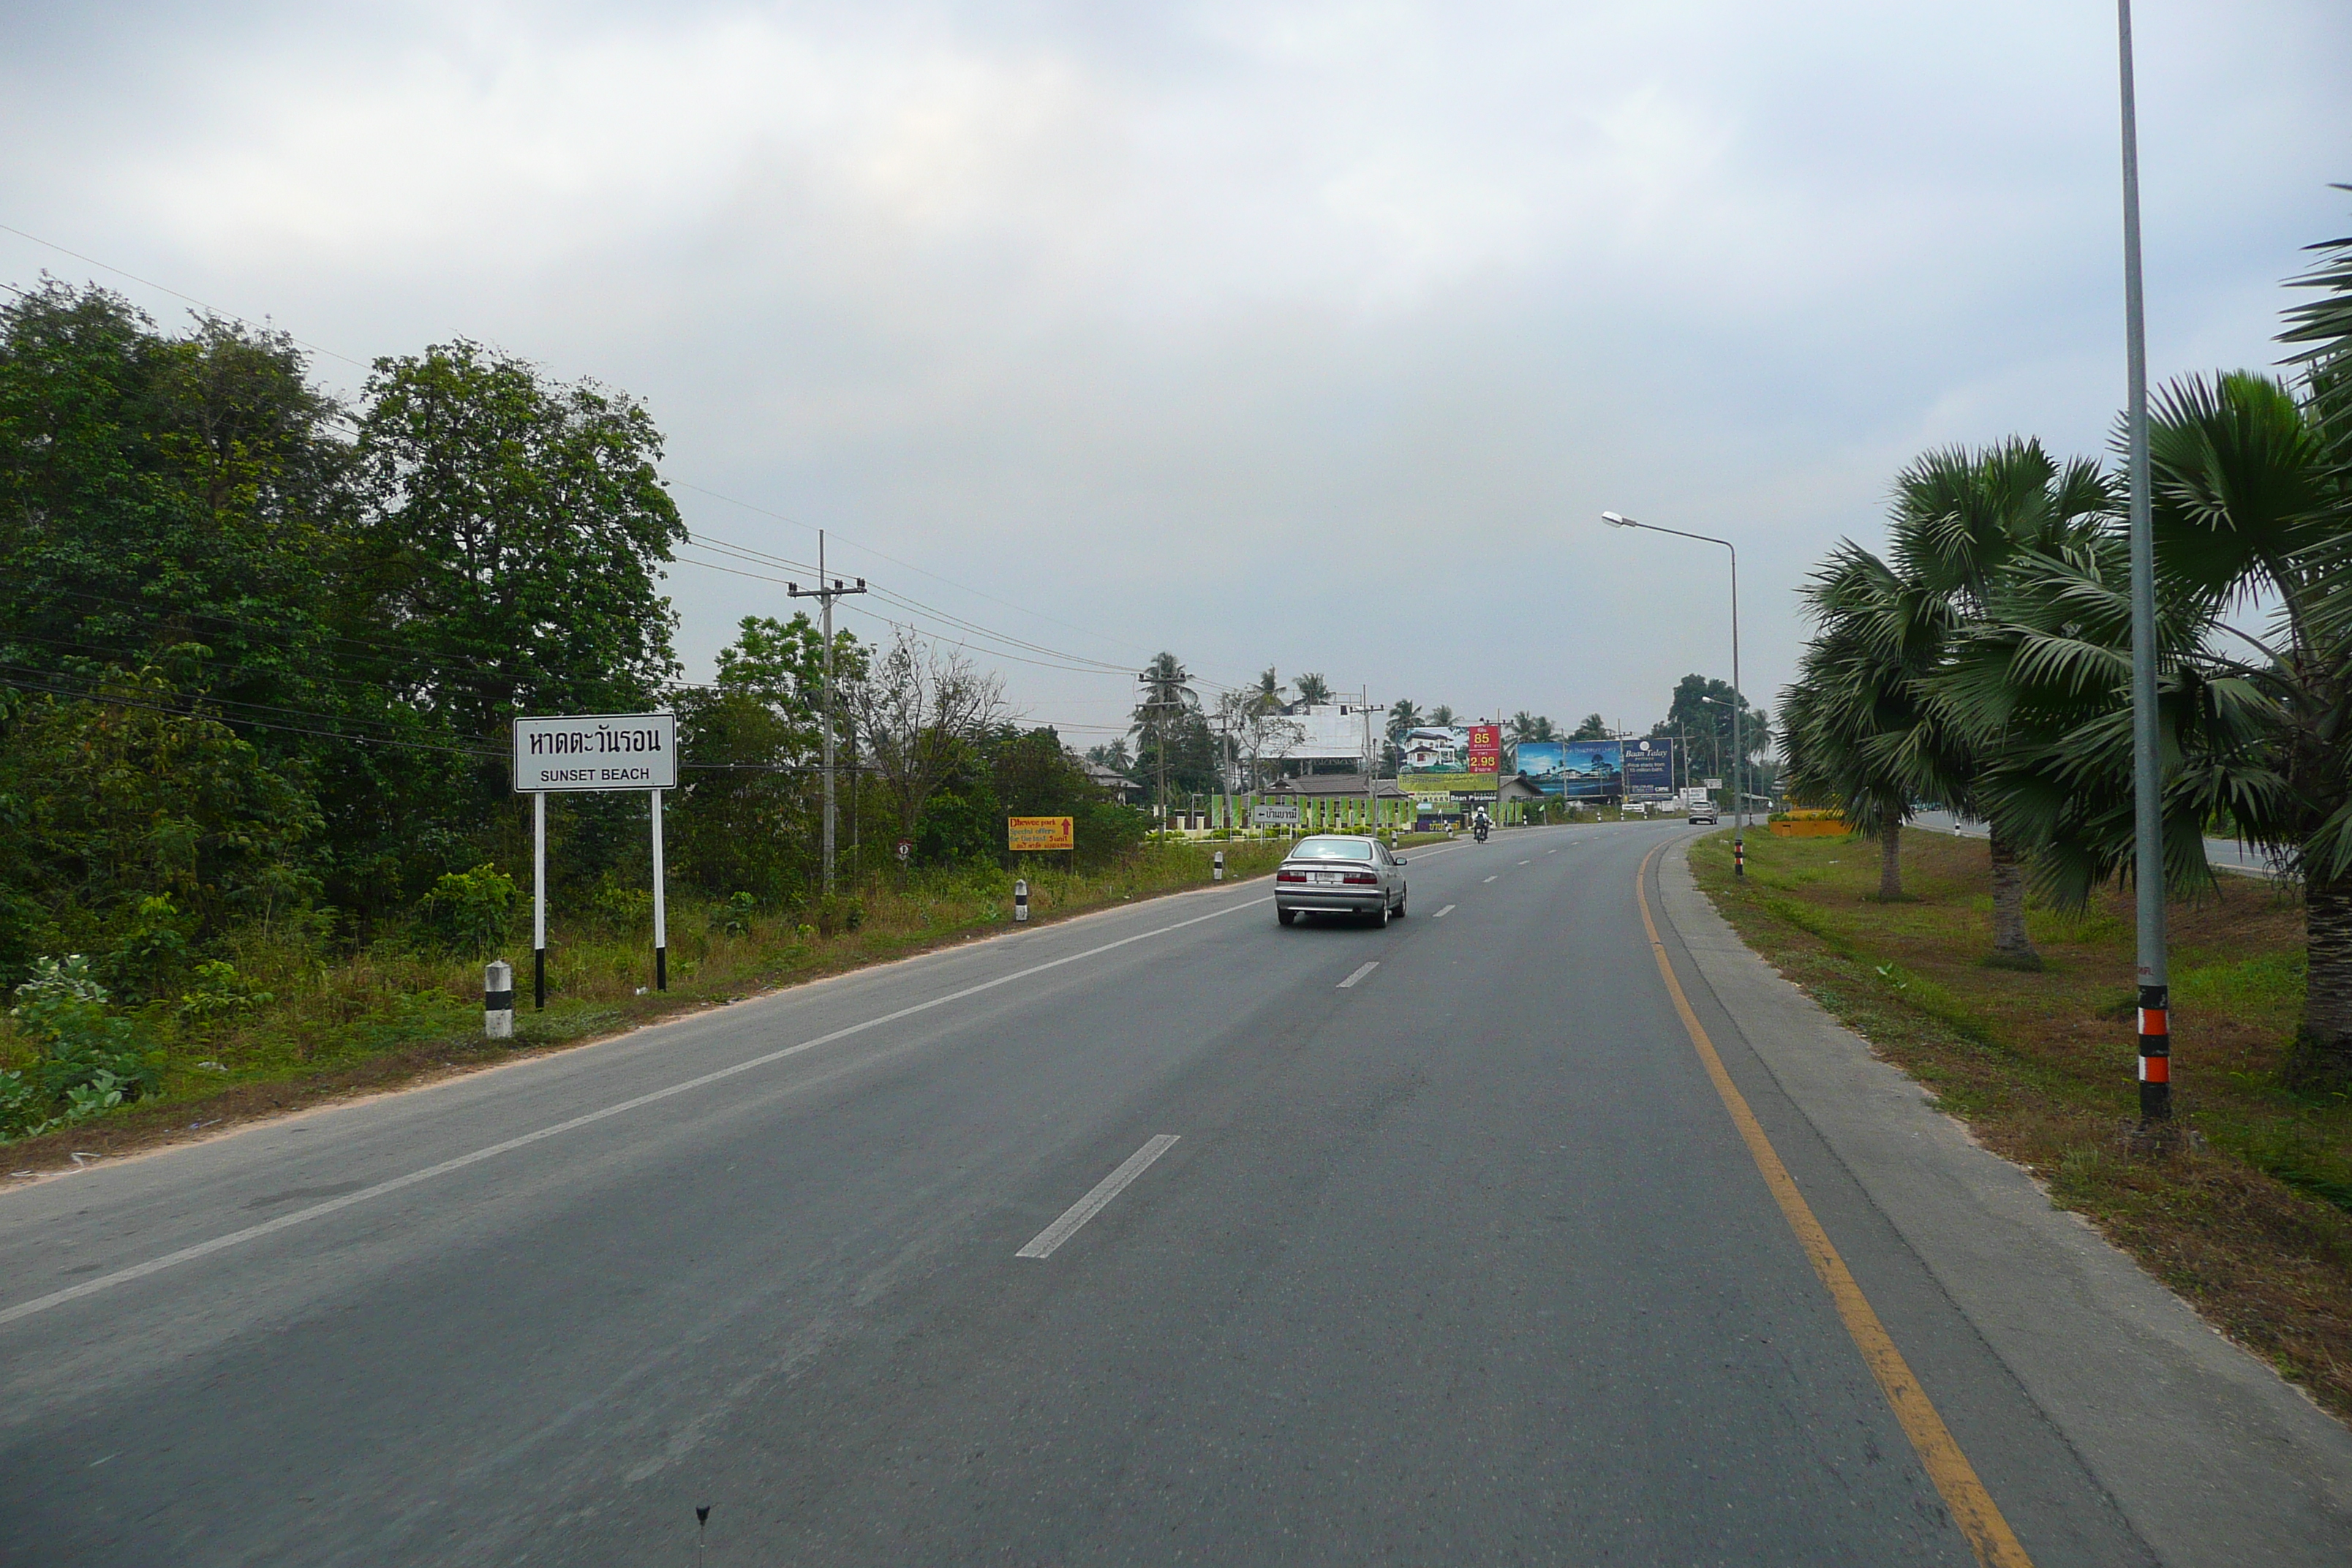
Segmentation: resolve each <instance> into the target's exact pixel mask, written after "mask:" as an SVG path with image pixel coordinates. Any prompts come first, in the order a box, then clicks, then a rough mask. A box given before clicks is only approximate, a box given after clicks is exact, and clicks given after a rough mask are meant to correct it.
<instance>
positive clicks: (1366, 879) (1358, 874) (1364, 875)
mask: <svg viewBox="0 0 2352 1568" xmlns="http://www.w3.org/2000/svg"><path fill="white" fill-rule="evenodd" d="M1348 880H1349V881H1350V882H1358V883H1372V882H1378V881H1379V880H1380V879H1379V878H1378V877H1376V876H1374V875H1373V874H1372V873H1371V872H1370V871H1350V872H1349V873H1348Z"/></svg>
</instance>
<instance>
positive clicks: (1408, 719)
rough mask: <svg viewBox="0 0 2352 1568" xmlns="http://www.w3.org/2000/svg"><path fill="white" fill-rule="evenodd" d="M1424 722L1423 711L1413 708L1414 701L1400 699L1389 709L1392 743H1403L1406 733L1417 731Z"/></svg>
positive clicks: (1390, 740) (1406, 698) (1407, 698)
mask: <svg viewBox="0 0 2352 1568" xmlns="http://www.w3.org/2000/svg"><path fill="white" fill-rule="evenodd" d="M1422 724H1423V719H1422V716H1421V710H1420V709H1418V708H1416V707H1414V706H1413V703H1412V698H1410V697H1400V698H1398V699H1397V700H1396V701H1395V702H1394V703H1393V704H1391V706H1390V708H1389V742H1390V743H1391V745H1394V744H1396V743H1398V742H1402V741H1403V739H1404V734H1405V731H1408V730H1417V729H1419V728H1421V726H1422Z"/></svg>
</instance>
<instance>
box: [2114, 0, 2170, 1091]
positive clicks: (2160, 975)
mask: <svg viewBox="0 0 2352 1568" xmlns="http://www.w3.org/2000/svg"><path fill="white" fill-rule="evenodd" d="M2116 59H2117V64H2118V65H2119V66H2120V68H2121V75H2122V79H2123V148H2124V361H2125V376H2126V391H2127V394H2128V396H2129V398H2130V401H2129V403H2128V405H2126V406H2127V412H2126V415H2125V416H2124V424H2125V431H2126V435H2125V445H2126V450H2127V452H2128V454H2129V455H2128V457H2127V458H2126V468H2127V469H2128V472H2129V479H2128V484H2129V489H2130V510H2129V517H2130V539H2131V626H2132V639H2131V647H2132V670H2131V675H2132V683H2131V691H2132V701H2131V714H2132V837H2133V839H2134V843H2133V849H2134V850H2135V852H2136V853H2135V858H2134V862H2133V876H2132V881H2133V889H2132V890H2133V893H2134V894H2135V900H2134V902H2135V913H2136V914H2137V917H2138V919H2137V928H2138V929H2137V933H2136V934H2137V947H2138V961H2139V976H2138V978H2139V1116H2140V1122H2141V1124H2142V1125H2143V1126H2146V1125H2148V1124H2149V1123H2155V1122H2163V1121H2168V1120H2169V1119H2170V1117H2171V1115H2172V1035H2171V1025H2170V1022H2169V1016H2170V1013H2171V1008H2172V989H2171V981H2170V978H2169V977H2168V975H2167V973H2165V931H2164V799H2163V789H2164V773H2163V770H2162V764H2161V763H2159V762H2158V757H2157V714H2156V533H2155V529H2154V527H2153V525H2152V524H2151V522H2150V520H2149V489H2148V458H2147V312H2146V310H2145V309H2144V306H2143V299H2144V297H2143V295H2142V293H2141V289H2140V268H2139V114H2138V109H2137V104H2136V101H2135V95H2134V93H2133V90H2132V33H2131V0H2116Z"/></svg>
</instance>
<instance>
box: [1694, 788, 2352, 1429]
mask: <svg viewBox="0 0 2352 1568" xmlns="http://www.w3.org/2000/svg"><path fill="white" fill-rule="evenodd" d="M1901 852H1902V855H1903V858H1904V862H1905V877H1904V889H1905V891H1904V897H1903V898H1902V900H1899V901H1895V902H1888V901H1886V900H1884V899H1882V898H1881V897H1880V896H1879V892H1878V880H1879V846H1878V845H1876V844H1874V843H1872V842H1870V841H1868V840H1866V839H1864V838H1862V837H1849V838H1802V839H1789V838H1775V837H1770V836H1769V835H1764V834H1757V835H1754V836H1751V837H1749V839H1748V877H1747V878H1746V879H1745V880H1744V881H1743V880H1740V879H1735V878H1734V877H1733V875H1732V868H1731V852H1730V846H1729V843H1728V840H1727V837H1723V836H1716V837H1709V838H1707V839H1706V840H1704V841H1702V842H1701V843H1700V844H1698V845H1696V846H1694V847H1693V849H1692V852H1691V864H1692V867H1693V868H1694V869H1695V871H1696V873H1697V877H1698V880H1699V884H1700V886H1701V887H1702V888H1704V889H1706V891H1707V893H1708V894H1710V895H1711V896H1712V897H1713V899H1714V900H1715V903H1716V907H1717V909H1718V910H1721V911H1722V912H1723V914H1724V915H1725V917H1726V918H1727V919H1728V920H1729V921H1731V923H1732V925H1733V927H1734V928H1735V929H1737V930H1738V932H1739V934H1740V936H1741V937H1742V938H1743V939H1744V940H1746V942H1748V945H1749V946H1751V947H1753V948H1754V949H1755V950H1756V951H1757V952H1759V953H1761V954H1762V955H1763V956H1764V957H1765V958H1766V959H1767V960H1768V961H1769V962H1770V963H1772V964H1774V965H1775V966H1776V967H1777V968H1778V969H1780V972H1781V973H1783V974H1785V975H1787V976H1788V977H1789V978H1790V979H1791V980H1793V981H1794V982H1796V983H1797V984H1799V985H1801V986H1802V987H1803V988H1804V989H1805V991H1806V992H1807V993H1808V994H1811V996H1812V997H1813V998H1814V1000H1816V1001H1817V1002H1819V1003H1820V1004H1821V1005H1822V1006H1823V1007H1825V1008H1826V1009H1828V1011H1830V1012H1831V1013H1832V1014H1833V1015H1835V1016H1837V1017H1838V1018H1839V1020H1840V1021H1842V1022H1843V1023H1844V1024H1846V1025H1847V1026H1850V1027H1852V1028H1853V1029H1854V1030H1855V1031H1856V1032H1857V1033H1859V1034H1861V1035H1862V1036H1863V1037H1864V1038H1866V1039H1868V1040H1869V1041H1870V1043H1871V1045H1872V1046H1873V1047H1874V1048H1875V1049H1876V1050H1877V1052H1878V1053H1879V1054H1880V1055H1881V1056H1883V1057H1885V1058H1886V1059H1887V1060H1889V1061H1891V1062H1893V1063H1895V1065H1896V1066H1898V1067H1900V1068H1903V1069H1904V1070H1905V1071H1906V1072H1908V1073H1910V1074H1911V1075H1912V1076H1913V1077H1914V1078H1916V1079H1918V1080H1919V1081H1920V1082H1921V1083H1922V1084H1924V1085H1925V1086H1926V1087H1927V1089H1929V1090H1930V1091H1931V1092H1932V1093H1933V1094H1934V1095H1935V1096H1936V1098H1937V1103H1938V1104H1939V1105H1940V1106H1941V1108H1942V1109H1943V1110H1946V1111H1947V1112H1948V1113H1950V1114H1951V1115H1953V1116H1956V1117H1958V1119H1959V1120H1960V1121H1963V1122H1965V1123H1966V1124H1967V1125H1968V1127H1969V1130H1970V1131H1972V1132H1973V1133H1974V1134H1975V1135H1976V1137H1977V1138H1978V1139H1979V1141H1980V1142H1983V1143H1984V1144H1985V1145H1986V1146H1987V1147H1989V1148H1990V1149H1992V1150H1993V1151H1994V1152H1998V1153H2000V1154H2001V1155H2003V1156H2005V1157H2006V1158H2009V1159H2011V1160H2014V1161H2016V1162H2017V1163H2020V1164H2022V1165H2024V1166H2025V1167H2026V1168H2027V1169H2028V1170H2030V1171H2032V1173H2034V1175H2035V1176H2036V1177H2037V1178H2039V1179H2040V1180H2041V1181H2042V1183H2043V1184H2045V1185H2046V1186H2047V1188H2048V1189H2049V1192H2050V1197H2051V1202H2052V1203H2053V1204H2054V1205H2057V1206H2059V1207H2061V1208H2065V1209H2069V1210H2072V1211H2074V1213H2077V1214H2079V1215H2083V1216H2084V1218H2085V1219H2087V1220H2089V1221H2090V1222H2091V1223H2092V1224H2093V1225H2095V1226H2097V1227H2098V1229H2099V1230H2100V1231H2101V1232H2103V1233H2104V1234H2105V1236H2106V1237H2108V1238H2109V1239H2110V1240H2112V1241H2114V1242H2115V1243H2116V1245H2117V1246H2119V1247H2122V1248H2123V1249H2124V1250H2125V1251H2126V1252H2128V1253H2130V1254H2131V1255H2132V1256H2133V1257H2134V1258H2137V1259H2138V1260H2139V1261H2140V1263H2141V1264H2142V1265H2143V1266H2144V1267H2145V1268H2147V1269H2148V1270H2149V1272H2151V1273H2153V1274H2154V1275H2156V1277H2157V1278H2158V1279H2161V1280H2163V1281H2164V1282H2165V1284H2167V1285H2168V1286H2169V1287H2171V1288H2172V1289H2174V1290H2176V1291H2178V1292H2179V1294H2180V1295H2181V1296H2182V1297H2184V1298H2185V1299H2187V1300H2189V1301H2190V1302H2191V1303H2192V1304H2194V1305H2195V1306H2196V1307H2197V1309H2198V1310H2200V1312H2202V1313H2203V1314H2204V1315H2205V1316H2206V1317H2207V1319H2209V1320H2210V1321H2211V1322H2213V1323H2214V1324H2215V1325H2217V1326H2218V1327H2220V1328H2221V1330H2223V1331H2225V1332H2227V1333H2228V1334H2229V1335H2230V1336H2231V1338H2232V1339H2235V1340H2236V1341H2238V1342H2240V1343H2241V1344H2243V1345H2245V1346H2246V1347H2248V1348H2249V1349H2251V1350H2252V1351H2253V1352H2255V1353H2256V1354H2258V1355H2261V1356H2262V1357H2263V1358H2264V1359H2265V1360H2267V1361H2269V1362H2270V1363H2272V1364H2273V1366H2275V1367H2276V1368H2277V1369H2278V1370H2279V1371H2280V1372H2281V1373H2283V1374H2284V1375H2285V1376H2287V1377H2288V1378H2290V1379H2292V1380H2293V1381H2294V1382H2296V1383H2298V1384H2301V1385H2303V1386H2304V1387H2305V1388H2306V1389H2308V1390H2310V1391H2311V1393H2312V1394H2314V1395H2315V1397H2316V1398H2317V1399H2318V1400H2319V1402H2320V1403H2321V1404H2322V1405H2326V1407H2327V1408H2328V1409H2329V1410H2331V1411H2333V1412H2334V1413H2335V1414H2336V1415H2338V1416H2341V1417H2346V1418H2352V1094H2347V1092H2345V1091H2344V1090H2342V1089H2326V1088H2314V1087H2311V1086H2309V1085H2308V1084H2307V1083H2304V1082H2302V1081H2300V1080H2298V1079H2296V1078H2295V1077H2294V1075H2293V1074H2292V1073H2291V1072H2290V1071H2289V1068H2290V1065H2291V1057H2292V1046H2291V1042H2292V1041H2293V1039H2294V1027H2295V1024H2296V1020H2297V1019H2298V1018H2299V1017H2300V1016H2302V1012H2303V1008H2304V1000H2305V999H2304V988H2305V973H2306V971H2305V961H2304V956H2303V948H2304V931H2303V925H2304V912H2303V910H2302V908H2301V905H2300V901H2299V900H2297V899H2296V897H2295V896H2294V892H2293V889H2291V888H2284V889H2283V888H2282V887H2281V886H2280V885H2278V884H2276V883H2273V882H2268V881H2265V880H2263V879H2253V878H2244V877H2231V878H2224V879H2221V881H2220V882H2219V883H2218V884H2217V885H2215V886H2213V887H2211V888H2209V889H2207V890H2205V891H2204V892H2203V893H2202V894H2201V895H2200V896H2199V897H2197V898H2193V899H2183V900H2176V901H2175V902H2174V904H2173V906H2172V909H2171V918H2172V921H2173V924H2172V935H2173V954H2174V956H2173V972H2172V973H2173V1002H2174V1016H2173V1038H2174V1042H2175V1046H2174V1048H2175V1050H2176V1051H2177V1052H2178V1053H2179V1054H2178V1056H2177V1057H2176V1058H2175V1059H2176V1060H2177V1061H2178V1062H2179V1069H2178V1071H2177V1074H2176V1077H2175V1079H2174V1082H2173V1095H2174V1105H2175V1116H2176V1119H2177V1121H2179V1125H2180V1126H2181V1127H2182V1128H2183V1129H2185V1130H2186V1131H2187V1134H2188V1135H2187V1136H2186V1137H2185V1138H2184V1140H2183V1142H2182V1144H2181V1146H2180V1147H2179V1148H2178V1149H2177V1150H2174V1151H2171V1152H2158V1151H2155V1150H2152V1149H2150V1148H2149V1146H2148V1145H2147V1143H2146V1142H2145V1141H2144V1140H2140V1139H2137V1138H2136V1137H2135V1136H2134V1133H2135V1131H2136V1129H2137V1114H2138V1099H2137V1083H2136V1080H2135V1079H2134V1075H2133V1070H2132V1058H2133V1052H2134V1049H2135V1045H2134V1040H2133V1037H2132V1033H2131V1026H2130V1017H2131V1009H2132V1007H2133V1005H2134V991H2133V989H2132V985H2133V951H2132V944H2133V936H2132V907H2131V899H2130V895H2129V893H2128V891H2125V892H2120V893H2119V892H2116V891H2115V890H2113V889H2098V890H2095V891H2094V892H2092V893H2091V894H2090V895H2088V896H2087V897H2086V898H2085V899H2084V900H2083V901H2082V903H2081V904H2080V905H2079V907H2075V908H2071V909H2061V908H2054V907H2051V906H2047V905H2044V904H2042V903H2040V902H2038V901H2029V902H2028V904H2027V905H2026V907H2025V909H2024V910H2023V918H2024V922H2025V925H2026V928H2027V930H2028V931H2029V932H2030V934H2031V937H2032V942H2033V946H2034V950H2035V951H2036V952H2038V953H2039V954H2040V955H2041V959H2042V963H2041V966H2040V967H2039V968H2038V969H2034V970H2030V971H2029V970H2021V969H2018V968H2016V967H2014V966H2006V965H2001V964H1998V963H1989V962H1988V959H1989V958H1990V957H1991V956H1992V955H1993V954H1994V953H1995V952H1996V951H1997V950H1996V949H1995V948H1994V947H1993V946H1992V937H1993V933H1994V931H1995V928H1996V921H1997V913H1996V909H1995V899H1994V883H1993V863H1992V858H1991V854H1990V847H1989V846H1988V845H1987V844H1986V843H1985V841H1984V840H1982V839H1963V838H1956V837H1949V836H1947V835H1943V834H1936V833H1928V832H1925V831H1922V830H1920V829H1916V828H1913V829H1909V830H1906V831H1904V832H1903V834H1902V840H1901Z"/></svg>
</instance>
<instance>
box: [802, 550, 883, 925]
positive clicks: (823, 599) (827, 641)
mask: <svg viewBox="0 0 2352 1568" xmlns="http://www.w3.org/2000/svg"><path fill="white" fill-rule="evenodd" d="M784 592H785V593H786V595H789V596H790V597H792V598H795V599H814V600H816V601H817V602H818V603H819V604H820V605H823V606H824V630H823V634H822V635H823V636H824V833H823V839H822V842H823V849H824V853H823V857H822V858H823V859H824V890H825V891H826V892H828V893H830V892H832V891H833V845H834V808H833V602H834V600H835V599H837V598H839V597H840V596H841V595H844V594H863V593H865V592H866V579H865V578H863V577H860V578H859V579H858V580H857V586H856V587H855V588H848V587H844V586H843V585H842V584H840V583H838V582H835V580H833V579H832V578H829V577H827V576H826V575H825V574H824V530H823V529H819V530H817V535H816V586H815V587H814V588H812V589H810V590H808V591H806V592H803V591H802V588H801V585H800V584H798V583H787V584H784Z"/></svg>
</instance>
